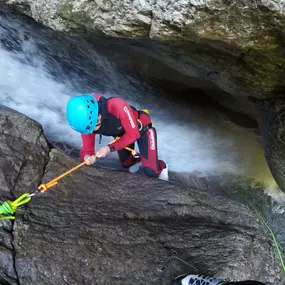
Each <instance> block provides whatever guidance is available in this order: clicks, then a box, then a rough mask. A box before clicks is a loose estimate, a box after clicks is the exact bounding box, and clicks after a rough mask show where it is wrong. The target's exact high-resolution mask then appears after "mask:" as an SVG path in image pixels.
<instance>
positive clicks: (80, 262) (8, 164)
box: [0, 108, 284, 285]
mask: <svg viewBox="0 0 285 285" xmlns="http://www.w3.org/2000/svg"><path fill="white" fill-rule="evenodd" d="M0 122H1V132H2V133H1V135H0V136H1V149H2V158H3V160H1V163H2V168H1V169H0V173H1V175H2V177H1V180H0V181H1V187H3V189H2V193H3V196H5V195H6V196H9V195H11V194H10V193H14V194H15V196H18V195H20V194H22V193H24V192H30V191H31V189H33V188H34V187H36V186H38V185H39V184H40V183H41V182H43V183H46V182H48V181H50V180H51V179H53V178H54V177H56V176H58V175H59V174H61V173H63V172H64V171H66V170H68V169H70V168H71V167H72V166H75V165H76V164H77V163H78V161H76V160H74V159H72V158H69V157H67V156H66V155H64V154H62V153H60V152H58V151H57V150H52V151H51V152H50V155H49V162H48V164H47V165H46V162H47V160H48V151H49V148H48V146H47V143H46V140H45V138H44V136H43V133H42V129H41V127H40V126H39V125H38V124H37V123H36V122H34V121H32V120H30V119H28V118H26V117H24V116H23V115H21V114H19V113H16V112H15V113H14V112H12V111H11V110H9V109H5V108H2V109H1V112H0ZM4 154H5V156H4ZM31 155H32V156H31ZM44 167H45V173H44V176H43V177H42V179H41V173H43V168H44ZM5 171H6V172H5ZM7 175H8V176H9V175H10V176H9V180H8V179H7V178H6V177H7ZM2 185H3V186H2ZM4 194H5V195H4ZM12 225H13V227H11V226H12ZM1 226H2V228H1V231H0V233H1V247H0V261H1V268H2V269H1V270H0V280H1V281H3V283H4V282H6V284H19V283H20V284H29V285H32V284H43V285H44V284H124V285H126V284H134V283H137V284H158V283H162V284H168V283H169V281H170V280H171V279H172V278H173V277H175V275H177V274H180V273H181V272H185V271H186V272H187V271H192V272H193V273H195V272H199V273H206V274H218V275H220V276H224V277H226V278H230V279H231V280H243V279H248V278H250V279H256V280H260V281H263V282H266V283H267V284H281V283H282V282H284V277H283V275H282V272H281V269H280V267H279V260H278V257H277V253H276V251H275V249H274V245H273V244H272V242H271V238H270V237H269V236H268V234H267V232H266V231H265V230H264V227H263V226H262V225H261V224H260V223H259V222H258V220H257V219H256V217H255V216H254V215H253V214H251V213H250V212H249V210H248V208H246V207H245V206H243V205H242V204H239V203H235V202H233V201H231V200H228V199H226V198H222V197H219V198H218V197H212V196H211V195H210V194H209V193H204V192H200V191H199V190H191V189H189V188H185V187H181V186H178V185H176V184H172V183H167V182H164V181H161V180H158V179H150V178H146V177H144V176H137V175H132V174H129V173H121V172H115V171H108V170H102V169H97V168H93V167H83V168H81V169H79V170H77V171H76V172H73V173H72V174H70V175H69V176H68V177H65V178H64V179H62V180H61V181H60V182H59V184H58V185H57V186H55V187H53V188H51V189H50V190H48V191H47V192H45V193H41V194H38V195H36V196H34V197H33V199H32V201H30V202H29V203H28V204H27V205H26V206H24V207H21V208H19V209H18V211H17V215H16V221H15V223H14V224H12V223H11V222H10V221H8V222H2V223H1ZM9 232H10V233H9Z"/></svg>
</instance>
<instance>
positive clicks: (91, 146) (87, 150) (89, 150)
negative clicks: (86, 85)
mask: <svg viewBox="0 0 285 285" xmlns="http://www.w3.org/2000/svg"><path fill="white" fill-rule="evenodd" d="M92 96H93V97H94V98H95V99H96V100H97V101H99V99H100V97H101V95H100V94H92ZM81 140H82V148H81V151H80V159H81V160H82V161H83V160H84V156H85V155H86V154H89V155H94V154H95V134H93V133H92V134H88V135H84V134H81Z"/></svg>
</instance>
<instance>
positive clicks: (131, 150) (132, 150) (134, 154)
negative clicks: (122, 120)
mask: <svg viewBox="0 0 285 285" xmlns="http://www.w3.org/2000/svg"><path fill="white" fill-rule="evenodd" d="M119 139H120V137H116V138H115V139H114V140H113V141H111V142H110V143H108V145H109V144H111V143H114V142H115V141H117V140H119ZM125 149H126V150H128V151H130V152H131V153H132V155H133V156H136V154H137V152H136V151H135V150H134V149H132V148H130V147H125Z"/></svg>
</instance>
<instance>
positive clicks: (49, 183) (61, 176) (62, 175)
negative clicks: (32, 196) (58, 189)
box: [38, 161, 86, 192]
mask: <svg viewBox="0 0 285 285" xmlns="http://www.w3.org/2000/svg"><path fill="white" fill-rule="evenodd" d="M85 164H86V162H85V161H84V162H82V163H80V164H78V165H77V166H75V167H73V168H71V169H70V170H68V171H66V172H64V173H63V174H61V175H59V176H57V177H56V178H54V179H53V180H51V181H50V182H48V183H46V184H41V185H40V186H39V187H38V189H39V191H40V192H45V191H47V189H48V188H50V187H52V186H54V185H56V184H57V181H58V180H59V179H61V178H63V177H64V176H66V175H67V174H69V173H71V172H73V171H74V170H76V169H78V168H79V167H81V166H83V165H85Z"/></svg>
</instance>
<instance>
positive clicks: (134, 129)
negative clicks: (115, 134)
mask: <svg viewBox="0 0 285 285" xmlns="http://www.w3.org/2000/svg"><path fill="white" fill-rule="evenodd" d="M109 104H110V105H109V106H108V109H109V111H110V112H111V113H112V114H114V115H115V116H116V117H117V118H118V119H119V120H120V121H121V124H122V127H123V128H124V130H125V133H124V135H123V136H122V137H121V138H120V139H119V140H117V141H115V142H113V143H111V144H109V147H110V150H111V151H118V150H120V149H123V148H125V147H126V146H128V145H130V144H131V143H133V142H135V141H136V140H137V139H138V138H139V137H140V132H139V128H138V123H137V120H136V118H135V116H134V114H133V110H132V108H131V107H130V105H129V104H128V103H127V102H125V101H124V100H123V99H121V98H113V99H112V100H110V101H109Z"/></svg>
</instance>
